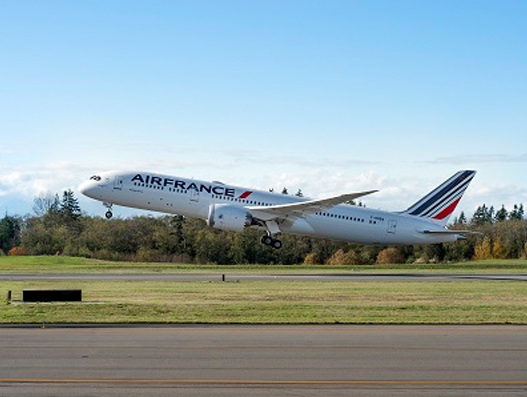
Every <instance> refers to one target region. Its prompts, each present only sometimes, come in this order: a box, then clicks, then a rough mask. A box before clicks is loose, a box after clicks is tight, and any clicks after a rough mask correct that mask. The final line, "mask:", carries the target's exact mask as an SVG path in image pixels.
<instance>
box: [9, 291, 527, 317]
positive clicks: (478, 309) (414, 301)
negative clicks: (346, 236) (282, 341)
mask: <svg viewBox="0 0 527 397" xmlns="http://www.w3.org/2000/svg"><path fill="white" fill-rule="evenodd" d="M42 288H59V289H62V288H65V289H70V288H81V289H82V290H83V300H84V302H83V303H67V304H66V303H19V302H16V301H15V302H13V303H11V304H7V302H6V299H5V297H6V296H7V291H8V290H12V291H13V299H15V300H20V299H21V296H22V290H23V289H42ZM525 288H526V287H525V284H524V283H521V282H420V283H404V282H387V283H384V282H346V283H342V282H298V281H297V282H282V281H273V282H264V281H246V282H232V283H229V282H226V283H222V282H173V281H161V282H149V281H143V282H136V281H134V282H126V281H119V282H106V281H97V282H65V281H58V282H56V281H53V282H24V283H22V282H11V281H4V282H1V283H0V297H3V298H2V302H0V323H26V322H29V323H40V322H42V321H44V322H46V323H55V322H60V323H70V322H81V323H82V322H87V323H112V322H122V323H141V322H156V323H164V322H167V323H379V324H388V323H392V324H393V323H406V324H411V323H414V324H418V323H450V324H467V323H468V324H471V323H477V324H481V323H500V324H525V323H527V293H526V290H525Z"/></svg>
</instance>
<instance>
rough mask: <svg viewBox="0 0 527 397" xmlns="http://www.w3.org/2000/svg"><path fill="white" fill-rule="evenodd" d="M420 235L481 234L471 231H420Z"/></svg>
mask: <svg viewBox="0 0 527 397" xmlns="http://www.w3.org/2000/svg"><path fill="white" fill-rule="evenodd" d="M421 233H425V234H481V233H480V232H474V231H472V230H450V229H445V230H421Z"/></svg>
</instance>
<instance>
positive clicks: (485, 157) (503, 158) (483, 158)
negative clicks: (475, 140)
mask: <svg viewBox="0 0 527 397" xmlns="http://www.w3.org/2000/svg"><path fill="white" fill-rule="evenodd" d="M427 162H428V163H433V164H453V165H455V164H482V163H527V154H521V155H511V154H471V155H464V156H451V157H438V158H437V159H435V160H431V161H427Z"/></svg>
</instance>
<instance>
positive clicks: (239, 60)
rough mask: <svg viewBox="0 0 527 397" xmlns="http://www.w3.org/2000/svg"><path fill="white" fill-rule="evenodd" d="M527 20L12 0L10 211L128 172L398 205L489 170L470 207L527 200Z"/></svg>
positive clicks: (3, 202)
mask: <svg viewBox="0 0 527 397" xmlns="http://www.w3.org/2000/svg"><path fill="white" fill-rule="evenodd" d="M526 15H527V2H525V1H485V0H478V1H462V2H459V1H425V2H423V1H373V0H371V1H351V0H350V1H337V0H326V1H322V0H320V1H309V0H301V1H287V0H280V1H272V0H266V1H218V0H216V1H200V0H192V1H190V0H189V1H175V0H171V1H155V0H149V1H132V0H126V1H117V0H113V1H108V0H105V1H95V0H93V1H58V0H57V1H41V0H38V1H28V0H20V1H10V0H0V48H1V51H0V213H2V214H4V213H6V212H7V213H9V214H20V215H24V214H31V213H32V202H33V199H34V198H35V197H36V196H38V195H41V194H46V193H52V194H54V193H61V192H62V191H63V190H65V189H72V190H74V191H76V189H77V186H78V185H79V184H80V183H81V182H82V181H84V180H85V179H87V178H89V176H91V175H93V174H95V173H97V172H101V171H104V170H114V169H119V170H120V169H122V170H144V171H152V172H159V173H166V174H172V175H177V176H182V177H194V178H197V179H204V180H221V181H223V182H225V183H232V184H235V185H241V186H247V187H252V188H261V189H268V188H271V187H273V188H275V190H281V189H282V188H283V187H287V188H288V190H289V191H290V192H292V193H294V192H296V191H297V190H298V189H302V191H303V192H304V194H305V195H307V196H310V197H327V196H331V195H335V194H342V193H351V192H356V191H361V190H369V189H379V192H378V193H376V194H374V195H372V196H369V197H367V198H365V199H364V202H365V203H366V205H367V206H368V207H372V208H381V209H386V210H393V211H396V210H403V209H405V208H407V207H408V206H409V205H410V204H412V203H413V202H414V201H416V200H418V199H419V198H420V197H422V196H423V195H424V194H426V193H427V192H428V191H429V190H431V189H433V188H434V187H435V186H436V185H438V184H439V183H441V182H442V181H444V180H445V179H447V178H448V177H450V176H451V175H452V174H453V173H455V172H456V171H458V170H461V169H474V170H477V171H478V174H477V175H476V178H475V179H474V181H473V182H472V185H471V186H470V187H469V189H468V191H467V193H466V195H465V197H464V199H463V200H462V202H461V204H460V210H464V211H467V212H469V213H472V211H473V210H474V209H475V208H476V207H477V206H478V205H480V204H483V203H486V204H487V205H494V206H496V207H501V205H505V206H506V207H508V208H509V209H510V208H511V207H512V205H513V204H515V203H522V202H523V203H526V204H527V178H526V177H525V172H524V170H525V166H526V165H527V145H525V138H526V137H527V73H526V70H527V23H525V16H526ZM77 197H78V198H79V200H80V204H81V207H82V209H83V210H84V211H86V212H87V213H88V214H91V215H102V214H103V213H104V211H105V209H104V207H103V206H102V204H101V203H99V202H95V201H93V200H90V199H88V198H85V197H81V195H80V194H78V196H77ZM457 213H458V214H459V211H457ZM114 214H115V215H117V216H123V217H125V216H131V215H136V214H146V212H144V211H131V210H128V209H124V208H118V207H117V208H114Z"/></svg>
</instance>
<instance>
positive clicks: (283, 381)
mask: <svg viewBox="0 0 527 397" xmlns="http://www.w3.org/2000/svg"><path fill="white" fill-rule="evenodd" d="M526 342H527V326H367V325H361V326H353V325H351V326H348V325H336V326H230V325H229V326H221V325H208V326H190V325H187V326H166V327H162V326H161V327H159V326H158V327H155V326H151V327H148V326H144V327H143V326H135V327H125V328H118V327H102V328H97V327H93V328H92V327H77V328H75V327H70V328H68V327H63V328H57V327H55V328H46V329H38V328H16V327H6V328H0V352H1V360H0V396H30V395H31V396H34V395H38V396H94V395H104V396H114V395H115V396H117V395H126V396H144V395H159V396H172V395H188V396H234V397H236V396H247V395H251V396H256V397H258V396H280V395H287V396H321V395H331V396H347V395H350V394H351V393H352V394H353V395H354V396H355V395H356V396H386V395H390V396H408V395H415V396H454V395H456V396H461V395H462V396H488V395H493V396H525V395H527V343H526Z"/></svg>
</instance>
